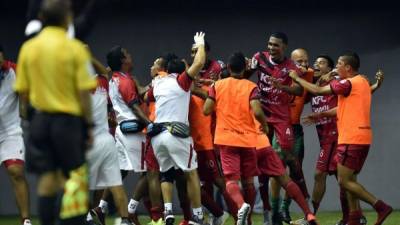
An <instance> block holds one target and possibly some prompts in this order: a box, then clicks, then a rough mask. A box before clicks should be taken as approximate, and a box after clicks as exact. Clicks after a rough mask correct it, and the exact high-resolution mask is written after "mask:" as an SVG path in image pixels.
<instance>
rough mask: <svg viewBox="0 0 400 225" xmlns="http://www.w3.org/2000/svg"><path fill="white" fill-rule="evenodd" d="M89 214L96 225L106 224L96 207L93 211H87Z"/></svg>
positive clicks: (103, 216) (98, 208)
mask: <svg viewBox="0 0 400 225" xmlns="http://www.w3.org/2000/svg"><path fill="white" fill-rule="evenodd" d="M89 213H90V215H91V216H92V218H93V222H94V223H96V224H97V225H105V224H106V221H105V215H104V213H103V212H102V211H101V208H100V207H96V208H94V209H91V210H90V211H89Z"/></svg>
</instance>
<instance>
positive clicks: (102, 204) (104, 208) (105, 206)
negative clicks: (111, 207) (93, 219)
mask: <svg viewBox="0 0 400 225" xmlns="http://www.w3.org/2000/svg"><path fill="white" fill-rule="evenodd" d="M99 207H100V209H101V212H102V213H107V211H108V203H107V202H106V201H104V200H100V203H99Z"/></svg>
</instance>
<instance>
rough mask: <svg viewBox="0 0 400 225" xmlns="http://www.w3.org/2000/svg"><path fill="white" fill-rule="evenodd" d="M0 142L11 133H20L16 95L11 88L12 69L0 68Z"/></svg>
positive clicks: (13, 76)
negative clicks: (4, 69)
mask: <svg viewBox="0 0 400 225" xmlns="http://www.w3.org/2000/svg"><path fill="white" fill-rule="evenodd" d="M0 73H1V74H0V142H1V141H3V140H5V139H6V138H7V137H8V136H11V135H21V134H22V129H21V118H20V117H19V101H18V95H17V94H16V93H15V92H14V90H13V85H14V82H15V79H16V76H15V72H14V70H13V69H11V68H10V69H8V70H6V71H3V70H0Z"/></svg>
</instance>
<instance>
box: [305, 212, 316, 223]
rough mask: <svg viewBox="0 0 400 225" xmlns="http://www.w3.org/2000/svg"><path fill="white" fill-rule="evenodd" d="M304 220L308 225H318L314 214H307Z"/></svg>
mask: <svg viewBox="0 0 400 225" xmlns="http://www.w3.org/2000/svg"><path fill="white" fill-rule="evenodd" d="M306 220H307V222H308V224H309V225H318V222H317V218H315V216H314V214H311V213H309V214H307V216H306Z"/></svg>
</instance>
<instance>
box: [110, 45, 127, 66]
mask: <svg viewBox="0 0 400 225" xmlns="http://www.w3.org/2000/svg"><path fill="white" fill-rule="evenodd" d="M106 58H107V64H108V66H109V67H110V68H111V70H112V71H119V70H121V66H122V59H124V58H125V55H124V53H123V52H122V47H121V46H119V45H117V46H114V47H112V48H111V49H110V51H108V53H107V56H106Z"/></svg>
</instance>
